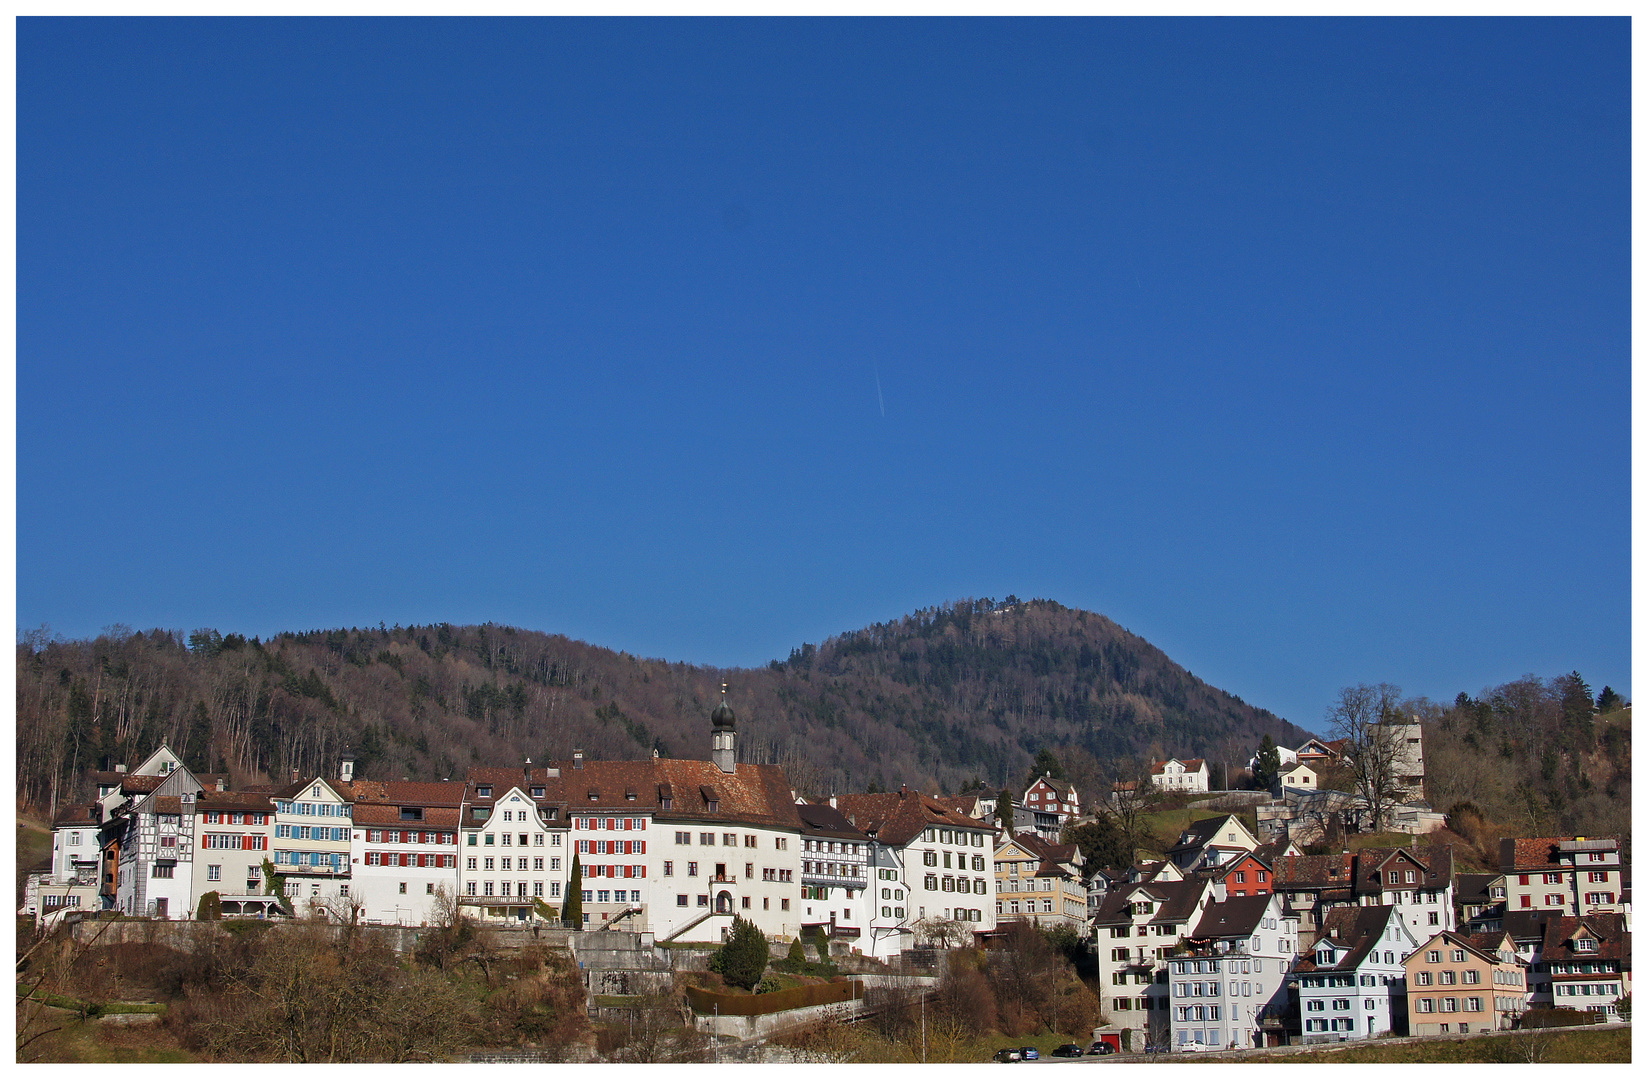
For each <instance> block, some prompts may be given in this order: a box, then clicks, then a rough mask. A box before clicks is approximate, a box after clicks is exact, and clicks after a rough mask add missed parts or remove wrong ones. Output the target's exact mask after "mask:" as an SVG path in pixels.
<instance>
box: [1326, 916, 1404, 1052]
mask: <svg viewBox="0 0 1648 1080" xmlns="http://www.w3.org/2000/svg"><path fill="white" fill-rule="evenodd" d="M1384 910H1385V911H1386V912H1387V913H1388V917H1387V918H1386V919H1384V920H1383V925H1382V926H1379V927H1377V928H1374V927H1370V930H1371V931H1372V934H1373V936H1375V937H1376V938H1377V941H1376V942H1375V943H1374V945H1373V947H1372V948H1371V949H1369V950H1368V951H1367V954H1366V955H1365V956H1364V957H1363V958H1362V960H1361V962H1360V963H1358V964H1356V965H1355V967H1354V968H1351V969H1348V970H1342V971H1324V970H1317V971H1307V972H1302V973H1300V974H1299V975H1298V976H1297V985H1298V988H1299V1018H1300V1029H1301V1033H1302V1038H1303V1041H1304V1042H1307V1043H1312V1042H1344V1041H1348V1040H1351V1039H1371V1038H1375V1037H1377V1036H1379V1035H1383V1034H1385V1033H1386V1032H1388V1031H1390V1030H1392V1019H1393V1016H1394V1015H1395V1013H1396V1011H1398V1010H1405V1009H1406V998H1405V997H1404V995H1405V994H1406V992H1407V991H1406V980H1407V969H1406V968H1405V967H1404V966H1403V961H1404V960H1405V959H1407V957H1408V956H1409V955H1410V954H1411V953H1412V952H1413V951H1414V950H1415V949H1417V948H1419V945H1420V942H1419V940H1418V939H1417V938H1416V937H1415V936H1414V934H1413V933H1412V932H1411V931H1410V930H1409V929H1408V927H1407V924H1406V923H1405V922H1403V920H1402V919H1401V918H1398V917H1396V914H1395V909H1394V908H1387V909H1384ZM1358 937H1359V935H1358ZM1356 944H1357V942H1356V941H1345V942H1340V941H1335V940H1329V939H1327V938H1324V939H1323V940H1321V941H1318V942H1317V943H1316V948H1315V950H1314V951H1313V952H1312V953H1311V954H1310V959H1311V961H1312V963H1313V964H1314V965H1315V966H1316V967H1317V968H1318V969H1321V968H1332V967H1335V966H1337V965H1340V964H1342V963H1343V962H1344V961H1345V960H1346V958H1347V956H1348V955H1350V954H1352V953H1354V952H1355V951H1356V949H1355V948H1354V946H1355V945H1356ZM1403 1019H1404V1020H1405V1019H1406V1017H1405V1015H1404V1017H1403Z"/></svg>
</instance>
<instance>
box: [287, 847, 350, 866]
mask: <svg viewBox="0 0 1648 1080" xmlns="http://www.w3.org/2000/svg"><path fill="white" fill-rule="evenodd" d="M275 865H276V866H329V867H331V868H332V869H333V870H342V869H343V868H344V867H346V866H348V865H349V856H347V855H345V854H343V853H342V852H340V851H277V852H275Z"/></svg>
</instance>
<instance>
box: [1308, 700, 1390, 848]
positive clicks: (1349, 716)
mask: <svg viewBox="0 0 1648 1080" xmlns="http://www.w3.org/2000/svg"><path fill="white" fill-rule="evenodd" d="M1401 701H1402V691H1401V690H1399V689H1397V688H1396V687H1394V686H1392V685H1391V684H1390V683H1379V684H1378V685H1376V686H1370V685H1368V684H1366V683H1361V684H1358V685H1356V686H1347V687H1345V688H1344V689H1342V690H1340V691H1339V697H1338V700H1337V701H1335V702H1334V703H1333V705H1332V706H1330V707H1329V709H1328V713H1327V721H1328V726H1329V729H1330V730H1331V731H1332V732H1333V734H1334V735H1335V736H1337V737H1338V738H1339V739H1341V740H1343V749H1342V750H1341V755H1342V758H1343V760H1344V763H1345V767H1346V768H1347V769H1348V770H1349V772H1350V778H1351V782H1352V783H1353V784H1354V785H1355V787H1356V793H1357V794H1358V795H1360V796H1361V797H1362V798H1363V800H1365V801H1366V802H1367V808H1368V816H1369V819H1370V821H1371V824H1372V827H1373V829H1374V831H1376V832H1377V831H1380V830H1382V829H1384V828H1385V826H1386V825H1387V824H1388V823H1389V821H1390V813H1391V809H1392V807H1394V806H1395V805H1396V796H1397V794H1398V793H1399V792H1400V791H1401V780H1402V777H1401V775H1400V773H1401V763H1402V749H1403V743H1402V729H1400V728H1398V727H1396V726H1395V724H1396V723H1397V722H1399V721H1400V720H1401V719H1402V713H1401V710H1400V708H1399V706H1400V704H1401Z"/></svg>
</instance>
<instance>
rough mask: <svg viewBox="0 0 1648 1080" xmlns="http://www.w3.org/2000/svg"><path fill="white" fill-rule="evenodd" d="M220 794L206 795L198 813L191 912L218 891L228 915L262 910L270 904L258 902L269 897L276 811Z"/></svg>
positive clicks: (199, 805)
mask: <svg viewBox="0 0 1648 1080" xmlns="http://www.w3.org/2000/svg"><path fill="white" fill-rule="evenodd" d="M217 795H218V797H216V798H214V793H211V792H207V793H205V794H204V795H202V797H201V799H200V801H199V802H198V803H197V804H196V808H195V836H196V838H197V839H196V841H195V843H196V845H197V847H196V852H195V868H194V874H193V881H192V883H191V886H190V890H189V910H190V912H191V913H193V912H195V911H198V910H199V907H200V898H201V897H202V896H204V895H206V894H207V893H209V892H215V893H217V894H218V897H219V898H220V899H221V900H222V901H223V904H224V914H225V915H227V916H234V915H240V914H246V913H249V911H250V910H252V909H254V908H255V909H256V910H258V911H262V910H263V909H265V908H267V907H268V905H267V903H265V902H261V901H257V900H256V898H258V897H265V896H267V895H268V892H267V890H268V883H267V881H266V880H265V879H264V876H263V861H264V860H265V859H267V858H269V857H270V852H271V851H272V850H273V843H274V832H275V827H274V807H273V806H271V805H270V804H269V803H268V802H267V801H266V800H262V799H256V798H247V797H245V796H238V797H236V798H234V799H231V798H226V797H222V794H221V793H217ZM259 803H261V805H258V804H259Z"/></svg>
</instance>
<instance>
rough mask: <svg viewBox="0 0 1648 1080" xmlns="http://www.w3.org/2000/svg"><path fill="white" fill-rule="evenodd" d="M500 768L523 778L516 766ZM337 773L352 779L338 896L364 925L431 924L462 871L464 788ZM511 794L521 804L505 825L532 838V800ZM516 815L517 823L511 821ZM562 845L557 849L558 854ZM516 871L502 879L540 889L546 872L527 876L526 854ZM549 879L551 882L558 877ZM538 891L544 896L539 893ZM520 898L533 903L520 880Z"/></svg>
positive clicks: (539, 851) (456, 891)
mask: <svg viewBox="0 0 1648 1080" xmlns="http://www.w3.org/2000/svg"><path fill="white" fill-rule="evenodd" d="M500 771H503V772H505V773H506V774H509V773H512V774H513V777H512V778H513V779H515V780H517V781H520V780H521V773H520V771H518V770H500ZM342 774H343V775H348V776H350V777H351V779H350V780H349V781H347V784H348V787H349V793H350V794H351V796H353V799H354V804H353V806H352V808H351V817H352V821H351V831H350V833H349V870H350V880H349V881H348V882H346V883H340V890H347V891H346V892H343V896H342V897H340V899H342V898H344V897H346V898H347V899H348V900H349V901H350V902H351V906H354V907H358V908H359V910H360V918H361V919H363V920H365V921H366V922H368V923H393V924H396V925H400V926H427V925H430V924H432V923H434V922H435V921H436V920H437V918H438V917H439V914H440V913H439V908H440V905H441V903H442V901H443V900H446V901H451V900H452V899H453V898H455V897H459V896H460V893H461V891H462V889H461V884H460V883H461V882H462V880H463V871H462V868H461V865H460V863H459V861H458V860H459V858H460V852H461V851H464V850H468V849H463V848H460V846H459V840H460V838H461V836H462V831H461V829H460V825H462V824H464V822H463V821H462V814H463V805H464V793H465V791H466V785H465V784H464V782H463V781H461V780H441V781H433V782H431V781H419V780H365V779H359V778H355V777H354V770H353V769H352V768H345V769H344V770H342ZM342 782H343V781H341V779H340V783H342ZM522 786H523V787H524V786H525V784H524V781H523V782H522ZM511 790H512V791H514V790H515V789H513V788H512V789H511ZM517 797H518V798H519V799H520V800H521V801H520V804H519V805H518V806H517V805H516V804H514V803H512V804H511V812H510V818H511V820H510V821H509V822H508V824H507V825H505V826H504V828H505V829H506V830H507V831H509V832H510V833H511V834H513V833H514V832H515V831H516V827H517V826H519V830H520V832H522V833H526V832H532V833H533V834H534V835H535V836H536V835H537V834H538V832H539V830H538V829H537V828H536V827H535V825H536V822H537V814H536V813H534V812H533V804H532V803H531V802H530V801H528V800H527V799H526V797H525V796H524V794H521V793H519V792H517ZM488 805H489V806H490V803H489V804H488ZM498 816H499V817H500V818H501V817H502V815H498ZM517 817H519V818H520V821H515V820H513V819H514V818H517ZM529 818H530V819H531V820H530V821H528V820H527V819H529ZM469 824H472V825H477V826H478V825H480V824H482V822H480V821H475V820H472V821H471V822H469ZM564 834H565V829H564V827H563V828H561V829H558V830H556V833H555V835H556V838H557V840H559V838H560V837H561V836H563V835H564ZM522 846H526V845H522ZM563 850H564V849H563V848H560V847H559V846H558V847H557V848H556V853H557V854H560V853H561V852H562V851H563ZM544 851H545V844H544V843H543V841H542V840H539V842H538V844H537V846H536V847H535V848H534V851H533V854H534V856H536V857H538V858H539V859H540V860H541V859H542V857H543V855H544ZM470 854H471V855H473V854H474V852H473V851H470ZM487 854H488V855H493V854H495V852H493V851H488V852H487ZM523 854H524V853H523ZM520 870H521V871H523V872H522V873H520V874H519V875H516V874H513V873H506V874H505V875H504V877H505V878H511V877H516V876H519V877H523V878H532V879H533V881H534V883H535V884H537V885H538V886H539V889H540V890H541V889H542V887H543V881H544V880H545V878H546V875H547V874H548V873H549V872H548V871H539V872H538V873H537V874H535V875H534V874H528V873H525V872H524V871H525V870H526V859H525V858H522V859H521V865H520ZM474 876H477V877H478V876H479V875H474ZM554 876H555V877H556V878H557V880H559V879H561V878H563V877H564V875H554ZM538 895H540V896H543V895H546V894H545V893H543V892H542V891H540V892H539V893H538ZM519 903H520V904H521V905H524V906H528V907H530V905H531V901H530V900H529V899H527V898H526V894H525V886H524V885H523V891H522V896H521V899H520V900H519ZM485 912H486V909H485V908H470V909H468V913H469V914H472V915H482V916H484V913H485ZM511 914H514V910H513V909H512V911H511Z"/></svg>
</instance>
